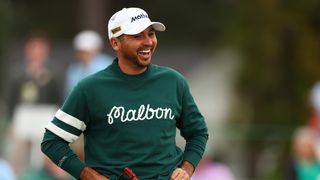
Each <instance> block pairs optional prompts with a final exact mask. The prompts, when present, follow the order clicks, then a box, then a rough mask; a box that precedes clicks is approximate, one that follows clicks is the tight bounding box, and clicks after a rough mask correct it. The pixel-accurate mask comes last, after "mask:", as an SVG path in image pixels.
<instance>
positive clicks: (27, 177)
mask: <svg viewBox="0 0 320 180" xmlns="http://www.w3.org/2000/svg"><path fill="white" fill-rule="evenodd" d="M43 161H44V165H43V166H42V167H39V168H30V169H27V171H26V172H25V173H24V174H23V175H22V176H21V177H20V178H19V179H20V180H71V179H73V178H72V177H71V176H70V175H69V174H68V173H67V172H66V171H64V170H62V169H61V168H60V167H59V166H57V165H55V164H54V163H53V162H52V161H51V160H50V159H49V158H47V157H46V156H45V155H43Z"/></svg>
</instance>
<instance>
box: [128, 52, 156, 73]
mask: <svg viewBox="0 0 320 180" xmlns="http://www.w3.org/2000/svg"><path fill="white" fill-rule="evenodd" d="M152 55H153V50H151V52H150V54H148V55H141V54H139V53H130V52H128V53H124V54H123V57H124V58H125V59H127V60H128V62H129V63H130V64H131V65H132V66H133V67H135V68H138V69H143V68H145V67H148V66H149V64H150V63H151V58H152Z"/></svg>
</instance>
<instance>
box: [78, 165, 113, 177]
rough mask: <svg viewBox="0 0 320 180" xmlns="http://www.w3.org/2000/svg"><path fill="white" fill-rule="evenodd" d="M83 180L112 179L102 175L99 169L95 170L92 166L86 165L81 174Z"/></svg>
mask: <svg viewBox="0 0 320 180" xmlns="http://www.w3.org/2000/svg"><path fill="white" fill-rule="evenodd" d="M80 179H81V180H92V179H95V180H110V179H109V178H107V177H105V176H102V175H101V174H99V173H98V172H97V171H95V170H93V169H92V168H90V167H85V168H84V169H83V170H82V171H81V174H80Z"/></svg>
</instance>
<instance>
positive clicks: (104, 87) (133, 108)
mask: <svg viewBox="0 0 320 180" xmlns="http://www.w3.org/2000/svg"><path fill="white" fill-rule="evenodd" d="M176 128H179V129H180V132H181V135H182V136H183V137H184V138H185V139H186V147H185V150H184V151H182V150H181V149H180V148H178V147H177V146H176V143H175V136H176ZM81 133H83V134H84V144H85V145H84V146H85V147H84V151H85V162H81V161H80V160H79V159H78V158H77V157H76V155H75V154H74V153H73V152H72V151H71V150H70V148H69V146H68V144H69V143H72V142H74V141H75V140H76V139H77V138H78V137H79V136H80V134H81ZM207 140H208V131H207V126H206V123H205V121H204V118H203V116H202V115H201V113H200V112H199V110H198V108H197V106H196V104H195V102H194V100H193V97H192V95H191V94H190V91H189V87H188V85H187V82H186V80H185V79H184V77H183V76H182V75H181V74H179V73H178V72H176V71H174V70H172V69H170V68H167V67H161V66H158V65H154V64H151V65H149V66H148V69H147V70H146V71H145V72H144V73H142V74H139V75H127V74H124V73H123V72H122V71H121V70H120V68H119V66H118V60H117V59H116V60H115V61H114V62H113V64H112V65H110V66H109V67H107V68H106V69H104V70H102V71H99V72H97V73H96V74H94V75H91V76H89V77H87V78H85V79H84V80H82V81H81V82H79V83H78V85H77V86H76V87H75V88H74V89H73V91H72V93H71V94H70V96H69V97H68V98H67V99H66V101H65V103H64V104H63V106H62V108H61V109H60V110H58V112H57V113H56V115H55V117H54V118H53V120H52V121H51V122H50V123H49V124H48V126H47V127H46V132H45V134H44V138H43V142H42V144H41V149H42V151H43V152H44V153H45V154H46V155H47V156H48V157H50V158H51V160H53V162H55V163H56V164H57V165H59V166H60V167H62V168H63V169H64V170H66V171H67V172H69V173H70V174H71V175H73V176H74V177H76V178H78V177H79V175H80V172H81V170H82V169H83V168H84V167H85V166H90V167H91V168H93V169H95V170H96V171H98V172H99V173H101V174H103V175H105V176H108V177H109V178H110V179H111V180H113V179H116V177H118V176H119V175H120V174H121V172H122V171H123V169H124V168H125V167H130V168H131V169H132V170H133V171H134V172H135V173H136V175H137V176H138V177H139V178H140V179H170V175H171V173H172V171H173V170H174V169H175V168H176V167H178V166H179V165H180V164H181V162H182V161H183V160H187V161H189V162H190V163H192V164H193V165H194V166H195V167H196V166H197V164H198V162H199V160H200V159H201V157H202V155H203V152H204V150H205V146H206V142H207Z"/></svg>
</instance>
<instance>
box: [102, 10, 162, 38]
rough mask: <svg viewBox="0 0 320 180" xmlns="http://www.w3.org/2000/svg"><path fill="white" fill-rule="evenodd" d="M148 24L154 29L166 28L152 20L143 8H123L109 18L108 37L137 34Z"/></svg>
mask: <svg viewBox="0 0 320 180" xmlns="http://www.w3.org/2000/svg"><path fill="white" fill-rule="evenodd" d="M149 26H153V28H154V30H156V31H164V30H165V29H166V27H165V26H164V25H163V24H162V23H160V22H152V21H151V20H150V19H149V16H148V14H147V13H146V12H145V11H144V10H143V9H140V8H135V7H131V8H123V9H122V10H120V11H118V12H116V13H115V14H114V15H113V16H112V17H111V18H110V20H109V23H108V35H109V39H111V38H112V37H119V36H121V35H122V34H127V35H134V34H138V33H140V32H142V31H144V30H145V29H146V28H148V27H149Z"/></svg>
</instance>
